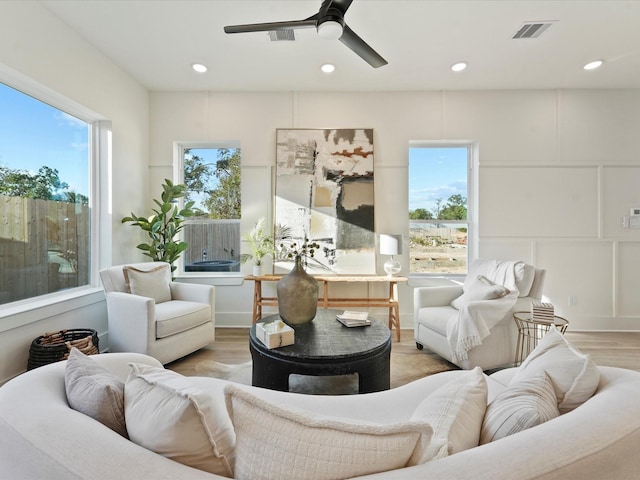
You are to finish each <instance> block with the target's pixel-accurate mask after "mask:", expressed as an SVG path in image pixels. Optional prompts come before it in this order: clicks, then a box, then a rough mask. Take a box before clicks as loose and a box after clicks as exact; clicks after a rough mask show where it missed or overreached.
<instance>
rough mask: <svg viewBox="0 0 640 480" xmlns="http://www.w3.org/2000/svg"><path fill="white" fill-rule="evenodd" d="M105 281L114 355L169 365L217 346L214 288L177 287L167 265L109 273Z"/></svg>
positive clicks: (148, 264)
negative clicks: (134, 355) (125, 354)
mask: <svg viewBox="0 0 640 480" xmlns="http://www.w3.org/2000/svg"><path fill="white" fill-rule="evenodd" d="M125 270H126V275H125ZM100 279H101V280H102V284H103V286H104V289H105V296H106V299H107V314H108V317H109V351H111V352H135V353H144V354H147V355H150V356H152V357H154V358H156V359H158V360H159V361H160V362H161V363H162V364H166V363H169V362H171V361H173V360H176V359H178V358H180V357H184V356H185V355H188V354H189V353H192V352H194V351H196V350H198V349H200V348H202V347H205V346H206V345H208V344H210V343H212V342H213V341H214V339H215V287H213V286H211V285H198V284H189V283H177V282H173V281H171V270H170V267H169V264H168V263H164V262H145V263H132V264H128V265H118V266H114V267H109V268H105V269H104V270H101V271H100Z"/></svg>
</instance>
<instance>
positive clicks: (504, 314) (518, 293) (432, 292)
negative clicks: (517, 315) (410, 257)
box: [414, 260, 545, 370]
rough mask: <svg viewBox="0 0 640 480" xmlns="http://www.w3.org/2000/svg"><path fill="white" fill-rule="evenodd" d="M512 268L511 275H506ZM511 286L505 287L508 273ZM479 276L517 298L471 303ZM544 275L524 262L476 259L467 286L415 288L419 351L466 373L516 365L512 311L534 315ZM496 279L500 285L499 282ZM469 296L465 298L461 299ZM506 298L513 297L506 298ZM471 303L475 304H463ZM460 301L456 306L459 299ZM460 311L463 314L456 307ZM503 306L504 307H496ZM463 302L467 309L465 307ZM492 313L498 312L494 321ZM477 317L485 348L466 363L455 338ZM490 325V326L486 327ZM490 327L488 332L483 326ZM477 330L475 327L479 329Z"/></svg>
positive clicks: (469, 355)
mask: <svg viewBox="0 0 640 480" xmlns="http://www.w3.org/2000/svg"><path fill="white" fill-rule="evenodd" d="M507 266H509V268H510V269H511V270H507V269H506V267H507ZM507 271H508V272H509V274H510V275H507V276H508V277H510V278H509V281H508V282H506V283H509V285H505V282H504V281H505V275H504V273H505V272H507ZM478 276H483V277H485V278H488V279H489V280H491V282H494V283H499V284H500V285H504V286H506V287H507V288H508V289H509V290H511V292H512V293H510V294H509V295H507V296H505V297H504V299H501V298H500V299H499V298H498V297H496V299H495V300H494V299H488V298H492V297H484V299H480V298H477V299H474V298H471V299H469V295H470V294H471V295H472V284H473V283H474V282H476V281H477V279H478ZM544 276H545V270H542V269H539V268H535V267H533V266H531V265H527V264H524V263H523V262H500V261H497V260H474V261H473V262H472V263H471V265H470V266H469V270H468V274H467V277H466V278H465V281H464V285H445V286H434V287H417V288H415V289H414V338H415V341H416V347H417V348H418V349H422V348H423V347H427V348H428V349H429V350H431V351H433V352H435V353H437V354H438V355H440V356H441V357H443V358H445V359H447V360H448V361H450V362H452V363H454V364H456V365H458V366H459V367H460V368H463V369H472V368H474V367H475V366H479V367H481V368H482V369H483V370H488V369H492V368H497V367H504V366H512V365H513V363H514V359H515V351H516V343H517V339H518V330H517V328H516V325H515V322H514V321H513V312H516V311H530V310H531V304H532V302H534V301H540V299H541V297H542V286H543V283H544ZM496 280H499V281H497V282H496ZM463 293H464V294H466V297H463V296H462V295H463ZM507 297H510V298H508V299H507ZM463 298H466V299H467V300H471V301H470V302H462V299H463ZM456 299H458V300H457V301H456V302H454V300H456ZM452 302H454V304H455V305H456V306H457V307H459V308H460V310H458V309H457V308H455V307H454V306H452V305H451V303H452ZM492 302H493V303H494V304H498V303H499V304H500V308H495V305H494V304H492ZM461 303H466V305H464V306H461V305H460V304H461ZM492 309H493V310H494V311H495V312H496V313H497V315H498V316H497V317H496V318H491V315H492ZM469 312H471V314H474V312H475V313H476V314H478V318H479V319H480V320H479V323H480V326H479V327H478V328H477V331H480V332H481V335H480V337H482V338H480V344H478V345H476V346H473V347H472V348H470V349H469V350H468V351H467V352H466V357H467V358H459V356H458V355H456V354H454V351H453V350H452V343H454V342H453V341H452V338H451V337H452V336H453V335H455V334H457V333H459V332H460V325H459V324H460V322H461V321H464V320H466V319H465V315H468V314H469ZM485 320H486V322H485ZM485 325H486V327H487V329H486V331H483V330H484V327H485ZM474 327H475V326H474Z"/></svg>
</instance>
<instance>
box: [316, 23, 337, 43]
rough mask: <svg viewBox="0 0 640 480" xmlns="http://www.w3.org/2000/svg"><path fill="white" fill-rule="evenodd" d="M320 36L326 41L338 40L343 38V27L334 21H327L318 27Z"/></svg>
mask: <svg viewBox="0 0 640 480" xmlns="http://www.w3.org/2000/svg"><path fill="white" fill-rule="evenodd" d="M318 35H319V36H320V37H321V38H324V39H325V40H338V39H339V38H340V37H341V36H342V25H341V24H340V23H339V22H336V21H334V20H327V21H326V22H323V23H321V24H320V25H318Z"/></svg>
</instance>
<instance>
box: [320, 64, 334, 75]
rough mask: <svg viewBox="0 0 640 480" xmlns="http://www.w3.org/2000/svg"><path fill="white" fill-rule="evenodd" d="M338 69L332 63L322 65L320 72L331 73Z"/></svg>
mask: <svg viewBox="0 0 640 480" xmlns="http://www.w3.org/2000/svg"><path fill="white" fill-rule="evenodd" d="M335 69H336V67H335V65H332V64H330V63H325V64H324V65H322V66H321V67H320V70H322V71H323V72H324V73H331V72H333V71H334V70H335Z"/></svg>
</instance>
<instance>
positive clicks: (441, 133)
mask: <svg viewBox="0 0 640 480" xmlns="http://www.w3.org/2000/svg"><path fill="white" fill-rule="evenodd" d="M150 110H151V124H150V138H151V157H152V158H153V161H154V165H155V167H154V168H153V169H152V175H150V180H151V182H153V184H158V185H159V182H160V181H161V178H162V175H170V174H171V168H172V161H173V157H172V149H171V145H172V142H173V141H174V140H201V141H223V140H239V141H240V143H241V147H242V162H243V193H244V195H243V198H242V205H243V212H244V213H243V217H244V223H243V230H246V229H248V228H250V226H251V224H252V222H253V221H255V219H257V218H258V217H259V216H262V215H267V218H269V217H268V215H269V214H270V212H271V210H270V205H271V201H272V194H273V190H272V182H271V180H270V179H269V177H268V176H260V175H253V174H252V173H250V172H253V171H254V170H255V169H256V168H261V169H263V171H264V172H272V166H273V165H274V164H275V145H274V141H275V130H276V129H277V128H325V127H327V128H345V127H371V128H373V129H374V135H375V137H374V142H375V162H376V164H375V182H376V183H375V191H376V230H377V231H378V232H382V231H386V232H403V233H404V234H405V236H407V235H408V223H407V220H406V213H405V212H407V211H408V202H407V152H408V144H409V141H410V140H472V141H476V142H478V145H479V158H480V172H479V221H480V229H479V234H480V238H479V255H480V256H481V257H496V258H502V259H522V260H525V261H527V262H530V263H533V264H535V265H537V266H539V267H542V268H546V269H547V282H546V287H545V295H546V298H547V300H548V301H550V302H552V303H553V304H554V305H555V307H556V309H557V311H558V312H559V314H561V315H563V316H566V318H568V319H569V320H570V322H571V328H572V329H574V330H610V329H614V330H615V329H622V330H627V329H631V330H637V329H640V301H639V300H638V297H637V295H635V290H636V288H637V287H636V283H635V279H636V278H637V274H636V271H637V270H635V268H640V255H639V254H640V230H629V229H623V228H622V227H621V219H622V216H623V215H626V214H627V213H628V211H629V208H630V207H634V206H638V207H640V189H639V188H638V186H639V185H640V143H639V142H637V140H636V138H635V137H636V136H637V132H638V131H640V91H639V90H561V91H554V90H544V91H472V92H457V91H445V92H403V93H302V92H294V93H289V92H287V93H262V94H261V93H246V94H243V93H221V92H199V93H152V94H151V95H150ZM246 192H250V193H249V194H247V193H246ZM402 260H403V269H404V271H405V272H407V271H408V256H407V255H404V256H403V258H402ZM381 263H382V260H380V261H379V264H378V271H379V272H380V273H381V270H382V269H381ZM244 268H246V269H248V268H249V266H245V267H244ZM245 273H249V272H248V270H247V272H245ZM436 282H437V280H424V279H423V280H418V279H412V280H411V282H410V285H408V286H407V285H405V286H403V287H402V288H401V317H402V318H401V320H402V324H403V326H404V327H409V328H410V327H412V289H411V285H418V284H425V283H436ZM218 288H219V290H218V292H219V293H218V295H217V298H218V307H217V310H218V312H217V315H218V316H217V322H218V325H249V322H250V320H249V319H250V311H251V301H252V298H251V292H252V288H253V287H252V284H251V283H250V282H248V283H247V284H245V285H243V286H220V287H218ZM370 293H375V294H376V295H377V294H379V292H370ZM382 293H384V292H382ZM357 294H358V295H361V294H362V293H361V292H358V293H357ZM365 294H366V292H365ZM570 296H571V297H573V299H574V300H575V305H572V306H569V297H570ZM572 303H573V302H572Z"/></svg>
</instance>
